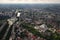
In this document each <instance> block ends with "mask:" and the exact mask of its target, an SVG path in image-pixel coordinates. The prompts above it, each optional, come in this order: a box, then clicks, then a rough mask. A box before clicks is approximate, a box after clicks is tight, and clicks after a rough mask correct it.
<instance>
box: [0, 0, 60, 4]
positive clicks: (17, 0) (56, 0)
mask: <svg viewBox="0 0 60 40" xmlns="http://www.w3.org/2000/svg"><path fill="white" fill-rule="evenodd" d="M8 3H9V4H40V3H42V4H43V3H47V4H50V3H52V4H60V0H0V4H8Z"/></svg>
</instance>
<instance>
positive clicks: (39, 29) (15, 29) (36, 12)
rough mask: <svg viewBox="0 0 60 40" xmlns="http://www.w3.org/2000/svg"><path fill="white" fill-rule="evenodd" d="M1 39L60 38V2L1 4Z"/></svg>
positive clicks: (52, 39) (33, 39)
mask: <svg viewBox="0 0 60 40" xmlns="http://www.w3.org/2000/svg"><path fill="white" fill-rule="evenodd" d="M0 40H60V4H0Z"/></svg>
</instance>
